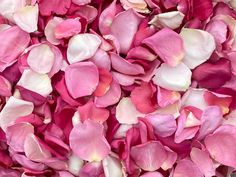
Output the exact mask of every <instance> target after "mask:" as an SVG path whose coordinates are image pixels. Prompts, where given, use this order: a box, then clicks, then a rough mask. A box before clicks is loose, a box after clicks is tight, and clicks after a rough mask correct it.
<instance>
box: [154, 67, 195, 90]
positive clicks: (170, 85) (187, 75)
mask: <svg viewBox="0 0 236 177" xmlns="http://www.w3.org/2000/svg"><path fill="white" fill-rule="evenodd" d="M191 76H192V72H191V71H190V69H189V68H188V67H187V66H186V65H185V64H183V63H180V64H179V65H177V66H176V67H171V66H168V65H167V64H165V63H163V64H162V65H161V66H160V67H159V68H158V69H157V70H156V73H155V77H154V78H153V79H152V80H153V82H154V83H155V84H156V85H158V86H160V87H163V88H165V89H167V90H173V91H185V90H187V89H188V87H189V86H190V84H191Z"/></svg>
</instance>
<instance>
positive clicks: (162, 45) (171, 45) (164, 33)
mask: <svg viewBox="0 0 236 177" xmlns="http://www.w3.org/2000/svg"><path fill="white" fill-rule="evenodd" d="M142 43H144V44H146V45H147V46H149V47H150V48H151V49H152V50H154V51H155V53H156V54H157V55H159V56H160V58H161V59H162V60H163V61H164V62H165V63H166V64H168V65H170V66H173V67H175V66H177V65H178V64H180V62H181V60H182V59H183V57H184V48H183V41H182V39H181V36H180V35H179V34H177V33H176V32H174V31H172V30H171V29H169V28H163V29H161V30H160V31H158V32H157V33H155V34H154V35H152V36H150V37H148V38H146V39H144V40H143V42H142Z"/></svg>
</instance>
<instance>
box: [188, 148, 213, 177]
mask: <svg viewBox="0 0 236 177" xmlns="http://www.w3.org/2000/svg"><path fill="white" fill-rule="evenodd" d="M190 157H191V159H192V161H193V162H194V163H195V164H196V165H197V166H198V168H199V169H200V170H201V172H202V173H203V174H204V175H205V177H212V176H214V175H215V169H214V164H213V161H212V159H211V158H210V156H209V153H208V152H207V151H206V150H200V149H198V148H192V150H191V153H190Z"/></svg>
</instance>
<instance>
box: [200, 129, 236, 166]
mask: <svg viewBox="0 0 236 177" xmlns="http://www.w3.org/2000/svg"><path fill="white" fill-rule="evenodd" d="M204 142H205V145H206V148H207V150H208V151H209V153H210V155H211V157H212V158H213V159H214V160H216V161H218V162H220V163H221V164H223V165H227V166H231V167H233V168H236V161H235V159H236V128H235V126H231V125H223V126H220V127H219V128H218V129H217V130H216V131H215V132H214V133H213V134H210V135H208V136H207V137H206V138H205V140H204Z"/></svg>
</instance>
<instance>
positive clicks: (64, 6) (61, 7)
mask: <svg viewBox="0 0 236 177" xmlns="http://www.w3.org/2000/svg"><path fill="white" fill-rule="evenodd" d="M70 5H71V0H65V1H60V0H51V1H50V2H48V1H47V0H40V2H39V9H40V14H41V15H43V16H50V15H51V14H53V13H56V14H58V15H64V14H66V12H67V11H68V9H69V7H70Z"/></svg>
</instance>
